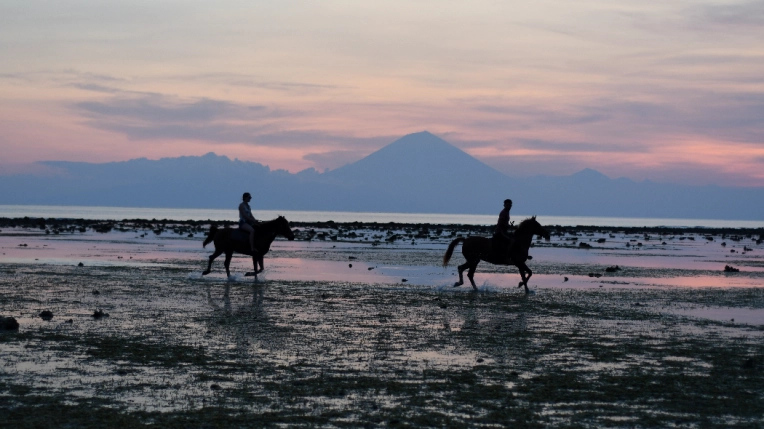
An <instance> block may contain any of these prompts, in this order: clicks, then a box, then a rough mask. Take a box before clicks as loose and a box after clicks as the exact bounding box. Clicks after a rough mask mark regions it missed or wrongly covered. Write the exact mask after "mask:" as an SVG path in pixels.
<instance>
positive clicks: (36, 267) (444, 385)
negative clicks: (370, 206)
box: [0, 225, 764, 428]
mask: <svg viewBox="0 0 764 429" xmlns="http://www.w3.org/2000/svg"><path fill="white" fill-rule="evenodd" d="M123 229H125V231H119V230H110V231H107V232H92V231H91V230H90V229H86V231H85V232H78V231H72V232H64V231H61V232H60V233H59V234H51V233H49V234H45V233H44V231H43V230H42V229H37V230H34V229H29V228H24V227H18V226H16V227H12V228H7V227H6V228H3V231H2V232H0V253H2V255H0V316H6V317H7V316H12V317H14V318H15V319H16V320H17V321H18V323H19V324H20V327H19V329H18V331H6V332H0V362H1V364H0V414H2V415H3V424H4V425H7V426H8V427H21V428H24V427H66V426H69V427H144V426H148V427H151V426H154V427H259V426H281V427H316V426H319V427H379V426H386V427H504V426H512V427H515V426H517V427H762V426H764V319H762V315H763V314H764V267H762V261H764V260H763V259H762V256H764V247H763V246H761V243H757V242H756V240H757V239H758V240H760V236H759V237H756V236H749V237H746V236H745V234H739V235H735V234H732V233H730V232H718V234H716V235H711V234H708V233H683V234H682V235H681V237H684V239H681V240H680V239H679V237H680V236H679V235H678V234H676V232H675V231H665V232H666V234H661V233H660V231H659V232H649V233H645V232H644V231H640V232H638V233H635V232H633V231H623V232H618V231H614V230H607V231H605V230H603V231H588V230H578V231H572V232H571V231H570V230H569V231H566V232H565V233H564V234H556V235H555V236H553V238H552V240H551V241H550V242H538V243H537V244H536V247H534V248H533V249H531V250H532V252H531V254H532V255H533V256H534V259H533V260H532V261H531V264H530V266H531V268H532V269H534V271H535V272H536V273H537V274H536V275H534V277H533V278H532V279H531V282H530V285H531V289H532V292H533V293H532V294H530V295H526V294H524V293H523V292H522V291H521V290H520V289H517V288H516V287H515V286H516V285H517V282H518V281H519V275H517V274H516V270H515V269H513V268H511V267H510V268H507V267H491V266H489V265H485V264H481V265H480V267H479V269H478V273H477V274H476V280H477V282H478V284H479V285H480V287H479V290H478V291H477V292H474V291H472V290H471V288H466V287H461V288H453V287H451V285H452V284H453V281H454V279H455V277H454V273H455V268H454V267H453V266H451V267H449V268H447V269H443V268H441V267H440V266H439V262H440V260H439V258H442V254H443V249H444V248H445V245H446V244H447V243H448V242H449V241H450V240H451V239H452V238H453V237H455V236H456V235H458V234H466V233H469V231H460V230H459V228H458V227H453V228H451V229H449V228H446V227H444V228H441V231H440V232H439V233H438V234H435V231H436V229H435V228H430V232H429V233H428V234H423V233H422V232H421V229H420V230H419V231H415V232H408V233H407V232H406V227H405V226H400V227H399V226H390V225H385V226H384V230H380V231H377V230H373V229H370V228H369V229H363V228H355V229H354V230H353V231H350V229H351V228H350V227H345V228H344V229H343V227H340V228H338V227H337V226H336V225H331V226H327V227H325V230H322V229H320V227H319V226H309V227H308V228H306V227H301V228H300V229H302V231H301V233H302V234H303V235H301V239H300V240H297V241H294V242H286V241H276V242H275V243H274V246H273V249H272V253H271V254H269V255H268V256H266V259H265V264H266V272H265V275H264V276H261V277H260V278H259V280H258V281H257V282H255V281H254V280H253V279H252V278H248V277H243V276H242V275H241V274H243V272H244V271H247V270H248V269H249V268H250V267H251V261H249V260H248V259H246V258H235V259H234V263H233V265H232V267H233V271H234V272H236V273H238V274H236V275H235V277H234V278H233V279H226V278H224V276H223V275H222V272H223V269H222V261H220V260H219V261H217V262H216V264H215V265H213V271H214V272H213V274H212V275H210V276H208V277H201V276H200V275H199V272H200V271H201V270H202V269H203V268H204V267H205V266H206V256H207V255H209V253H211V250H210V249H202V248H201V245H200V241H201V239H202V236H203V234H201V233H199V232H195V231H191V232H189V231H188V230H181V231H178V232H176V233H171V231H172V229H169V230H165V231H164V232H162V233H161V234H156V233H154V232H151V231H153V230H154V229H152V228H145V229H144V230H141V229H139V228H134V229H130V228H128V227H125V228H123ZM310 229H313V230H314V233H307V234H306V231H310ZM388 231H389V232H388ZM350 232H354V233H355V234H354V235H355V236H350ZM321 233H324V236H325V237H326V239H325V240H321V239H316V238H315V237H316V236H318V234H321ZM311 234H312V235H313V236H312V237H311ZM360 234H364V235H363V236H361V235H360ZM404 234H410V235H411V236H405V237H406V238H405V241H404V239H402V238H399V239H397V240H392V241H387V240H386V238H390V237H392V236H394V235H399V236H402V237H403V236H404ZM588 234H591V235H588ZM722 234H724V236H722ZM189 235H191V237H189ZM343 235H344V236H348V237H347V239H345V237H343ZM375 236H382V239H379V238H374V237H375ZM648 236H649V239H646V237H648ZM331 237H335V239H332V238H331ZM689 237H692V239H689ZM709 237H710V239H709ZM364 238H371V240H364ZM572 238H576V240H575V241H574V240H572ZM731 238H734V240H733V239H731ZM601 239H602V240H604V241H601V242H600V241H598V240H601ZM632 240H633V241H632ZM375 242H376V244H375ZM576 242H578V243H580V242H586V243H591V247H590V248H586V247H581V246H580V245H576V244H575V243H576ZM664 242H665V243H666V244H661V243H664ZM627 243H628V244H629V246H628V247H627V246H626V244H627ZM636 243H640V244H641V245H640V246H636ZM721 243H725V246H722V245H721ZM22 244H26V246H22ZM733 246H735V249H736V250H737V251H736V252H730V249H731V248H732V247H733ZM745 249H750V250H745ZM743 252H744V253H743ZM221 259H222V258H221ZM80 262H82V266H79V263H80ZM454 262H455V263H456V264H458V263H461V262H462V260H461V255H460V254H458V253H457V254H456V255H455V257H454ZM616 264H617V265H618V266H619V270H618V271H617V272H608V271H606V268H607V267H610V266H612V265H616ZM351 265H352V266H351ZM725 265H735V266H736V267H740V270H741V271H740V272H737V273H725V272H724V271H723V267H724V266H725ZM590 274H592V275H591V276H590ZM595 275H599V276H595ZM566 277H567V278H568V280H567V281H565V280H564V278H566ZM404 278H406V280H407V281H405V282H404V281H403V280H404ZM45 310H47V311H50V312H52V313H53V318H52V319H51V320H43V319H42V318H41V317H40V313H41V312H42V311H45ZM97 310H100V311H102V312H103V313H106V314H108V317H98V318H95V317H93V315H94V312H95V311H97Z"/></svg>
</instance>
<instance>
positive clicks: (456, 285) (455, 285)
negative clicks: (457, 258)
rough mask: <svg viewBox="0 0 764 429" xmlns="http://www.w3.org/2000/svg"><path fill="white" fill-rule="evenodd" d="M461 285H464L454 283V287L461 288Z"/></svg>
mask: <svg viewBox="0 0 764 429" xmlns="http://www.w3.org/2000/svg"><path fill="white" fill-rule="evenodd" d="M463 284H464V283H454V287H459V286H461V285H463Z"/></svg>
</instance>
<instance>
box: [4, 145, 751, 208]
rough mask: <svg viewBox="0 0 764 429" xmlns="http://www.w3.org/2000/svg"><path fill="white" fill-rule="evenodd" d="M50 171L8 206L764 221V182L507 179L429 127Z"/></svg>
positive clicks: (16, 185) (19, 188)
mask: <svg viewBox="0 0 764 429" xmlns="http://www.w3.org/2000/svg"><path fill="white" fill-rule="evenodd" d="M43 164H45V165H46V166H47V167H48V168H49V169H52V170H53V171H54V173H51V174H50V175H47V176H39V175H34V174H16V175H10V176H0V204H40V205H86V206H99V205H101V206H122V207H170V208H174V207H178V208H180V207H187V208H231V209H232V210H235V206H234V207H232V206H231V201H237V200H238V199H239V198H240V195H241V189H242V188H246V189H254V190H256V192H255V195H253V197H254V204H253V206H252V208H253V209H254V210H258V209H261V210H262V209H281V210H324V211H369V212H375V211H376V212H404V213H466V214H494V213H495V204H496V201H502V200H503V199H505V198H507V197H509V198H512V200H514V201H515V211H517V212H518V213H528V214H541V215H561V216H564V215H568V216H614V217H619V216H620V217H665V218H689V219H741V220H743V219H745V220H756V219H764V203H762V201H764V188H732V187H718V186H697V187H693V186H684V185H674V184H660V183H653V182H650V181H643V182H634V181H632V180H629V179H625V178H619V179H611V178H608V177H607V176H604V175H603V174H601V173H599V172H597V171H595V170H592V169H585V170H582V171H580V172H578V173H576V174H573V175H571V176H536V177H526V178H517V177H508V176H506V175H504V174H502V173H500V172H498V171H496V170H494V169H493V168H491V167H489V166H488V165H486V164H484V163H482V162H480V161H479V160H477V159H475V158H473V157H472V156H470V155H469V154H467V153H465V152H463V151H462V150H460V149H458V148H456V147H454V146H453V145H451V144H449V143H448V142H446V141H444V140H442V139H440V138H438V137H437V136H435V135H433V134H430V133H428V132H421V133H415V134H410V135H407V136H404V137H402V138H401V139H399V140H397V141H395V142H392V143H391V144H390V145H388V146H385V147H383V148H382V149H380V150H378V151H376V152H374V153H372V154H371V155H369V156H367V157H365V158H363V159H361V160H359V161H357V162H354V163H351V164H348V165H345V166H343V167H340V168H338V169H336V170H333V171H328V172H324V173H319V172H318V171H316V170H314V169H307V170H304V171H301V172H299V173H295V174H292V173H289V172H287V171H284V170H271V169H270V168H268V167H267V166H264V165H261V164H258V163H255V162H245V161H240V160H231V159H229V158H227V157H225V156H218V155H215V154H213V153H209V154H207V155H204V156H200V157H191V156H188V157H179V158H164V159H160V160H156V161H152V160H147V159H135V160H130V161H124V162H111V163H103V164H92V163H81V162H64V161H46V162H43Z"/></svg>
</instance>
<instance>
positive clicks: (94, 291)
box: [93, 289, 101, 295]
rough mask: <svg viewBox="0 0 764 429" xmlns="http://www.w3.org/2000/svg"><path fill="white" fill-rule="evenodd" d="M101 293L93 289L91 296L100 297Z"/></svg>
mask: <svg viewBox="0 0 764 429" xmlns="http://www.w3.org/2000/svg"><path fill="white" fill-rule="evenodd" d="M100 294H101V292H98V291H97V290H95V289H93V295H100Z"/></svg>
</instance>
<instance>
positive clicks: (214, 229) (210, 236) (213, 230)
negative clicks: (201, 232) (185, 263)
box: [202, 225, 218, 247]
mask: <svg viewBox="0 0 764 429" xmlns="http://www.w3.org/2000/svg"><path fill="white" fill-rule="evenodd" d="M217 233H218V227H216V226H215V225H210V232H208V233H207V238H205V239H204V244H202V247H207V245H208V244H210V242H211V241H212V240H214V239H215V235H216V234H217Z"/></svg>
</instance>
